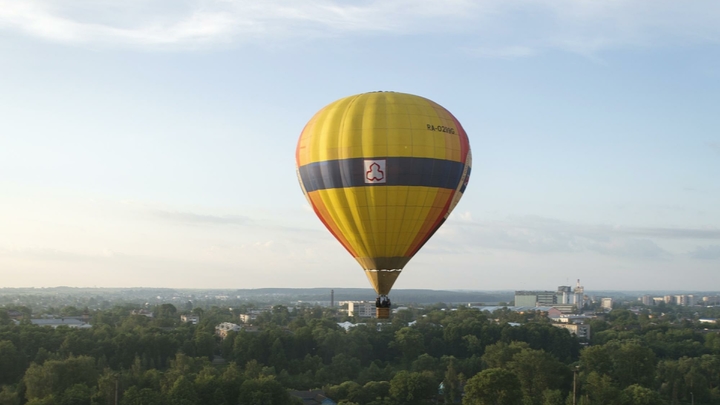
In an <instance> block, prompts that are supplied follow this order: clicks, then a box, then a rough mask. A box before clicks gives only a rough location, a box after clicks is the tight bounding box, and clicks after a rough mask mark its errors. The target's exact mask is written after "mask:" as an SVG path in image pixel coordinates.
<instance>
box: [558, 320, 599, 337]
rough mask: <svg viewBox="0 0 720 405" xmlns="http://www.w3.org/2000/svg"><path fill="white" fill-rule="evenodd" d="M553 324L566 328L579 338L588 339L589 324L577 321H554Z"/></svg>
mask: <svg viewBox="0 0 720 405" xmlns="http://www.w3.org/2000/svg"><path fill="white" fill-rule="evenodd" d="M553 326H555V327H558V328H563V329H567V330H569V331H570V333H572V334H573V335H575V336H577V337H578V338H580V339H588V340H589V339H590V325H587V324H577V323H554V324H553Z"/></svg>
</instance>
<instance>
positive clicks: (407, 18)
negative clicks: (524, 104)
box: [0, 0, 720, 58]
mask: <svg viewBox="0 0 720 405" xmlns="http://www.w3.org/2000/svg"><path fill="white" fill-rule="evenodd" d="M719 18H720V3H718V2H716V1H714V0H697V1H693V2H678V1H670V0H656V1H649V0H614V1H595V0H486V1H482V2H477V1H469V0H451V1H443V2H437V1H432V0H414V1H410V0H383V1H381V0H369V1H362V2H351V3H348V2H343V1H333V0H314V1H311V2H297V1H293V0H265V1H249V0H189V1H186V2H172V1H167V0H155V1H138V0H130V1H125V2H103V1H101V2H97V1H90V0H74V1H69V0H54V1H51V0H25V1H21V2H19V1H14V0H0V30H5V31H8V32H11V33H22V34H24V35H28V36H31V37H35V38H40V39H42V40H46V41H52V42H59V43H66V44H90V45H95V46H97V45H99V46H124V47H132V48H161V49H171V50H187V49H198V48H199V49H206V48H212V47H217V46H240V45H242V44H244V43H248V42H256V41H287V40H291V39H293V38H318V37H326V38H327V37H338V36H348V35H358V34H360V35H374V34H383V35H398V36H400V35H436V34H451V35H453V34H460V35H457V41H458V46H462V47H464V48H465V49H466V50H468V51H469V52H471V53H475V54H477V55H478V56H482V57H500V58H516V57H525V56H531V55H534V54H537V53H538V52H543V51H547V50H553V49H561V50H565V51H571V52H577V53H581V54H593V53H596V52H599V51H602V50H605V49H610V48H618V47H637V46H653V45H657V44H667V43H675V44H678V43H717V42H719V41H720V25H719V24H717V21H718V19H719Z"/></svg>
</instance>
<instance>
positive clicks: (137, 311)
mask: <svg viewBox="0 0 720 405" xmlns="http://www.w3.org/2000/svg"><path fill="white" fill-rule="evenodd" d="M130 315H140V316H145V317H148V318H152V317H153V313H152V311H148V310H147V309H133V310H132V312H130Z"/></svg>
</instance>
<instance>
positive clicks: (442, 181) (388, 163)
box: [296, 92, 471, 295]
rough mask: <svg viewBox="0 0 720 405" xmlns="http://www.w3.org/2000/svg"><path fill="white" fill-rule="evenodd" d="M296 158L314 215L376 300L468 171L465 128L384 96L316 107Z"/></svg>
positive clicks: (439, 110) (403, 99)
mask: <svg viewBox="0 0 720 405" xmlns="http://www.w3.org/2000/svg"><path fill="white" fill-rule="evenodd" d="M296 160H297V173H298V178H299V180H300V185H301V187H302V189H303V193H305V196H306V197H307V199H308V201H309V202H310V204H311V205H312V207H313V209H314V210H315V213H316V214H317V216H318V217H319V218H320V220H321V221H322V222H323V223H324V224H325V226H326V227H327V228H328V230H329V231H330V232H331V233H332V234H333V235H334V236H335V238H337V240H338V241H340V243H342V245H343V246H344V247H345V249H347V250H348V252H350V254H351V255H352V256H353V257H354V258H355V259H356V260H357V261H358V263H360V265H361V266H362V268H363V269H364V270H365V273H366V274H367V276H368V279H370V282H371V283H372V285H373V287H374V288H375V291H376V292H377V293H378V294H380V295H387V294H388V293H389V292H390V289H391V288H392V285H393V283H394V282H395V280H396V279H397V277H398V275H399V274H400V272H401V271H402V269H403V268H404V267H405V265H406V264H407V262H408V261H410V259H411V258H412V257H413V255H415V253H416V252H417V251H418V250H419V249H420V248H421V247H422V246H423V245H424V244H425V242H427V240H428V239H429V238H430V237H431V236H432V235H433V233H435V231H437V229H438V228H439V227H440V226H441V225H442V224H443V222H444V221H445V219H447V217H448V215H449V214H450V212H451V211H452V210H453V208H455V205H456V204H457V203H458V201H459V200H460V197H461V196H462V194H463V192H464V191H465V187H466V186H467V182H468V179H469V176H470V166H471V154H470V145H469V142H468V138H467V135H466V134H465V130H463V128H462V126H461V125H460V123H459V122H458V120H457V119H456V118H455V117H454V116H453V115H452V114H451V113H450V112H449V111H448V110H446V109H445V108H443V107H441V106H440V105H438V104H436V103H434V102H433V101H430V100H428V99H426V98H423V97H419V96H415V95H412V94H403V93H394V92H375V93H364V94H358V95H355V96H350V97H346V98H343V99H340V100H337V101H335V102H334V103H332V104H330V105H328V106H326V107H325V108H323V109H322V110H320V111H319V112H318V113H317V114H315V116H314V117H313V118H312V119H311V120H310V122H308V124H307V125H306V126H305V129H304V130H303V131H302V134H300V140H299V141H298V145H297V151H296Z"/></svg>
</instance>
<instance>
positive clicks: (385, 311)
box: [375, 308, 390, 319]
mask: <svg viewBox="0 0 720 405" xmlns="http://www.w3.org/2000/svg"><path fill="white" fill-rule="evenodd" d="M375 315H376V317H377V319H390V308H375Z"/></svg>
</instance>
